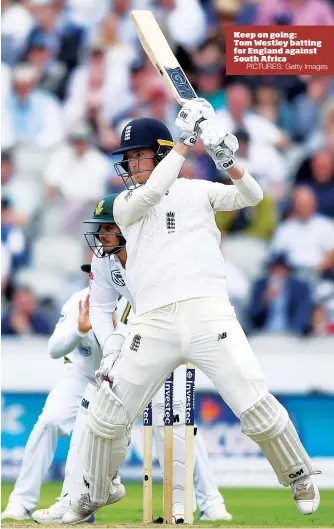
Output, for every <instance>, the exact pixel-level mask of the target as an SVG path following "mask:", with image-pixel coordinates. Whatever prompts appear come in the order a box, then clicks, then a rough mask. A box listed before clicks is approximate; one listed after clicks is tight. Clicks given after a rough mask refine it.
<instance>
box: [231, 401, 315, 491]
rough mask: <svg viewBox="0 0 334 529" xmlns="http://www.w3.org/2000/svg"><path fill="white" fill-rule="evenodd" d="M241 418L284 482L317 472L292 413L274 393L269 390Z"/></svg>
mask: <svg viewBox="0 0 334 529" xmlns="http://www.w3.org/2000/svg"><path fill="white" fill-rule="evenodd" d="M240 420H241V429H242V431H243V433H245V434H246V435H248V436H249V437H250V438H251V439H253V441H255V442H256V443H257V444H258V445H259V447H260V448H261V450H262V452H263V453H264V455H265V457H266V458H267V459H268V461H269V463H270V464H271V466H272V467H273V469H274V471H275V473H276V475H277V478H278V481H279V482H280V483H281V484H282V485H284V486H285V487H287V486H288V485H290V483H292V482H293V481H295V480H296V479H298V478H299V477H302V476H308V475H309V474H314V473H315V472H316V470H315V468H314V467H313V464H312V461H311V459H310V458H309V456H308V455H307V453H306V451H305V449H304V447H303V445H302V444H301V442H300V439H299V437H298V434H297V432H296V430H295V427H294V426H293V424H292V422H291V420H290V418H289V415H288V412H287V411H286V409H285V408H283V406H282V405H281V404H280V403H279V402H278V400H277V399H275V397H274V396H273V395H271V394H270V393H268V394H267V395H266V396H265V397H264V398H263V399H262V400H260V402H257V403H256V404H255V405H254V406H252V407H251V408H250V409H249V410H246V411H245V412H244V413H242V414H241V417H240Z"/></svg>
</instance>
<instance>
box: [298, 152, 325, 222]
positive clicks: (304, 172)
mask: <svg viewBox="0 0 334 529" xmlns="http://www.w3.org/2000/svg"><path fill="white" fill-rule="evenodd" d="M296 183H297V184H307V185H309V186H310V187H311V188H312V189H313V191H314V193H315V195H316V197H317V203H318V212H319V213H322V214H323V215H327V216H328V217H332V218H334V153H332V152H331V151H329V150H322V151H318V152H316V153H315V154H313V156H312V157H311V158H307V159H306V160H304V162H303V163H302V165H301V166H300V168H299V170H298V171H297V175H296Z"/></svg>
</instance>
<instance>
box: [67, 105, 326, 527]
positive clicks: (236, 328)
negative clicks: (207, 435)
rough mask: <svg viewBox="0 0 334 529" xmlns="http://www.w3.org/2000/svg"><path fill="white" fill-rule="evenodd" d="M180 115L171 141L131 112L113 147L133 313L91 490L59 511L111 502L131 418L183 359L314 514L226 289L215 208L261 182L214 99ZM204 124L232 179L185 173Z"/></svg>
mask: <svg viewBox="0 0 334 529" xmlns="http://www.w3.org/2000/svg"><path fill="white" fill-rule="evenodd" d="M176 124H177V125H178V126H179V127H180V129H181V133H180V137H179V139H178V141H177V143H176V144H175V145H174V146H172V144H171V142H172V138H171V135H170V133H169V131H168V129H167V128H166V127H165V125H164V124H163V123H161V122H159V121H157V120H153V119H150V118H139V119H135V120H133V121H131V122H130V123H129V124H128V125H127V126H126V127H125V128H124V130H123V132H122V136H121V148H120V149H119V150H118V151H115V153H114V154H121V155H123V159H122V161H121V162H118V163H117V164H115V167H116V169H118V170H119V172H120V173H121V174H122V176H123V177H124V181H125V183H126V185H128V184H129V183H130V188H128V190H127V191H124V192H122V193H121V194H120V195H119V196H118V197H117V199H116V200H115V204H114V211H113V213H114V218H115V221H116V223H117V225H118V226H119V227H120V229H121V231H122V234H123V235H124V237H125V239H126V249H127V256H128V258H127V263H126V283H127V286H128V288H129V290H130V292H131V294H132V296H133V298H134V304H135V310H136V316H135V318H134V319H133V320H132V322H131V325H130V330H129V334H128V336H127V337H126V339H125V342H124V345H123V347H122V352H121V355H120V357H119V358H118V361H117V362H116V363H115V365H114V368H113V369H112V371H110V370H109V372H108V375H109V379H110V380H111V381H112V384H110V383H108V382H103V383H102V384H101V387H100V389H99V391H98V393H97V395H96V398H95V399H94V401H93V403H92V405H91V407H90V413H89V431H88V448H87V453H86V457H85V470H84V479H85V483H86V491H85V492H82V493H81V494H80V496H78V497H76V498H74V500H73V501H72V505H71V509H70V510H69V511H68V512H67V513H66V514H65V515H64V518H63V521H65V522H67V523H80V522H82V521H85V520H87V519H88V518H89V517H90V516H91V514H92V513H94V512H95V511H97V510H98V509H99V508H100V507H102V506H103V505H105V504H106V503H107V502H108V496H109V494H110V493H111V492H112V479H113V478H114V476H115V475H116V473H117V471H118V468H119V467H120V465H121V464H122V462H123V461H124V459H125V457H126V454H127V450H128V444H129V441H130V434H131V426H132V424H133V422H134V420H135V419H136V417H138V416H139V414H140V413H141V412H142V410H143V408H144V407H145V406H146V405H147V404H148V402H149V401H150V400H151V399H152V397H153V396H154V395H155V393H156V392H157V390H158V388H159V387H160V386H161V385H162V383H163V382H164V380H165V379H166V377H167V376H168V374H169V373H170V372H171V371H173V370H174V369H176V367H178V366H179V365H181V364H183V363H186V362H189V363H191V364H194V365H195V366H196V367H198V368H199V369H201V370H202V371H203V372H204V373H205V374H206V375H207V376H208V377H209V379H210V380H211V381H212V382H213V384H214V385H215V387H216V388H217V390H218V392H219V393H220V395H221V396H222V398H223V399H224V400H225V402H226V403H227V404H228V406H229V407H230V408H231V409H232V410H233V412H234V413H235V415H236V416H237V417H239V418H240V422H241V428H242V431H243V432H244V433H245V434H246V435H248V436H249V437H250V438H251V439H253V440H254V441H255V442H256V443H257V444H258V445H259V447H260V448H261V449H262V451H263V453H264V455H265V457H266V458H267V459H268V461H269V463H270V464H271V466H272V468H273V470H274V471H275V473H276V475H277V478H278V481H279V482H280V483H281V484H282V485H284V486H289V485H290V486H291V489H292V494H293V498H294V500H295V502H296V505H297V508H298V510H299V511H300V512H301V513H303V514H311V513H312V512H314V511H315V510H316V509H317V508H318V505H319V501H320V497H319V491H318V488H317V486H316V484H315V482H314V480H313V478H312V474H315V473H317V470H316V469H315V468H314V466H313V463H312V461H311V459H310V458H309V456H308V454H307V453H306V451H305V449H304V448H303V446H302V444H301V442H300V439H299V437H298V434H297V432H296V430H295V428H294V426H293V424H292V422H291V420H290V418H289V416H288V413H287V411H286V410H285V408H284V407H283V406H282V405H281V404H280V403H279V402H278V401H277V400H276V398H275V397H274V396H273V395H271V394H270V393H269V391H268V387H267V383H266V381H265V378H264V375H263V373H262V370H261V368H260V366H259V363H258V361H257V359H256V356H255V354H254V353H253V351H252V349H251V347H250V345H249V343H248V340H247V338H246V336H245V334H244V333H243V331H242V329H241V327H240V324H239V323H238V321H237V319H236V316H235V313H234V309H233V307H232V306H231V304H230V302H229V298H228V295H227V292H226V284H225V274H224V259H223V257H222V254H221V251H220V247H219V245H220V232H219V230H218V228H217V226H216V223H215V212H216V211H226V210H227V211H231V210H236V209H240V208H243V207H248V206H255V205H257V204H258V203H259V202H260V201H261V200H262V197H263V193H262V190H261V188H260V187H259V185H258V184H257V182H256V181H255V180H254V179H253V178H252V176H251V175H250V174H249V173H247V171H245V170H244V169H242V168H241V167H239V166H238V164H237V162H236V160H235V157H234V155H235V152H236V151H237V149H238V142H237V139H236V138H235V136H233V135H232V134H230V133H228V132H227V131H225V130H222V129H221V128H220V127H219V125H218V124H217V121H216V118H215V114H214V111H213V109H212V107H211V105H210V104H209V103H208V102H207V101H205V100H203V99H197V98H196V99H193V100H190V101H188V102H187V103H185V104H184V106H183V107H182V109H181V110H180V112H179V114H178V117H177V120H176ZM199 134H200V137H201V139H202V140H203V142H204V145H205V147H206V150H207V152H208V153H209V154H210V156H211V157H212V158H213V160H214V161H215V163H216V166H217V168H218V169H221V170H226V171H227V172H228V174H229V176H230V178H231V184H232V185H224V184H220V183H212V182H209V181H203V180H186V179H182V178H178V176H179V173H180V170H181V168H182V165H183V163H184V161H185V159H186V156H187V154H188V151H189V149H190V148H191V146H192V145H194V143H195V142H196V140H197V137H198V135H199ZM101 207H103V204H101ZM104 288H106V289H107V288H109V287H108V284H105V286H104ZM100 309H101V310H100V312H99V314H100V318H99V320H98V321H95V322H94V321H93V310H92V307H91V314H90V315H91V321H92V326H93V329H94V332H95V334H96V336H97V338H98V340H99V342H100V344H101V345H102V350H103V355H104V356H106V357H107V358H108V357H109V366H111V364H112V358H113V355H114V350H117V348H116V349H115V344H117V333H116V332H115V331H114V328H113V325H112V323H111V322H110V318H109V316H108V314H109V310H110V307H109V306H107V305H105V306H104V305H103V303H101V307H100ZM104 309H105V312H104V314H105V317H104V318H103V317H101V314H103V310H104Z"/></svg>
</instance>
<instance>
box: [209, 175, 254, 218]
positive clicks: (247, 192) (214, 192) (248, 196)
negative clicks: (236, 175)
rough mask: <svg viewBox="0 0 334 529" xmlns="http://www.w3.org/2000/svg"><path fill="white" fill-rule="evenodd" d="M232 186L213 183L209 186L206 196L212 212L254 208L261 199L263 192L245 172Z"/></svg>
mask: <svg viewBox="0 0 334 529" xmlns="http://www.w3.org/2000/svg"><path fill="white" fill-rule="evenodd" d="M232 182H233V184H234V185H232V186H231V185H225V184H220V183H215V184H212V185H210V186H209V189H208V195H209V199H210V203H211V205H212V207H213V209H214V211H215V212H216V211H234V210H236V209H241V208H246V207H248V206H256V205H257V204H258V203H259V202H261V200H262V199H263V191H262V189H261V187H260V186H259V184H258V183H257V182H256V180H255V179H254V178H253V177H252V176H251V175H250V174H249V173H247V171H245V174H244V176H243V177H242V178H241V179H239V180H232Z"/></svg>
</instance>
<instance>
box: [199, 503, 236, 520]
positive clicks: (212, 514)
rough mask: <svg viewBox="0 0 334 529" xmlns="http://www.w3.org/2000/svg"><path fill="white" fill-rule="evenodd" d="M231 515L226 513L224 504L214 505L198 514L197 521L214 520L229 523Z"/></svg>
mask: <svg viewBox="0 0 334 529" xmlns="http://www.w3.org/2000/svg"><path fill="white" fill-rule="evenodd" d="M232 518H233V517H232V514H230V513H229V512H227V510H226V507H225V503H214V504H213V505H210V507H208V508H207V509H205V511H201V512H200V513H199V516H198V519H199V520H205V521H211V522H214V521H216V520H224V521H225V522H230V521H231V520H232Z"/></svg>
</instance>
